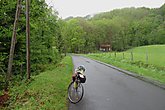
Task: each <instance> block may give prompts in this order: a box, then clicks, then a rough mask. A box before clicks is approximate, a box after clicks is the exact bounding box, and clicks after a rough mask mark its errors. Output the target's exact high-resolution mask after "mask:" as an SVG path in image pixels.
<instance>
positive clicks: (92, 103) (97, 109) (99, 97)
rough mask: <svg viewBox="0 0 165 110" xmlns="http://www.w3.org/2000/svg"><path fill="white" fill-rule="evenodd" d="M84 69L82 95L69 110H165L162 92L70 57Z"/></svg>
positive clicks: (87, 61) (152, 86)
mask: <svg viewBox="0 0 165 110" xmlns="http://www.w3.org/2000/svg"><path fill="white" fill-rule="evenodd" d="M73 63H74V66H75V67H77V66H79V65H84V66H85V67H86V72H85V74H86V77H87V81H86V83H85V84H83V86H84V88H85V94H84V97H83V99H82V100H81V101H80V102H79V103H77V104H71V103H70V104H69V110H165V90H164V89H161V88H159V87H157V86H154V85H152V84H150V83H146V82H144V81H142V80H139V79H137V78H134V77H131V76H128V75H126V74H124V73H122V72H119V71H117V70H114V69H112V68H110V67H107V66H105V65H102V64H100V63H97V62H95V61H93V60H90V59H87V58H84V57H81V56H73Z"/></svg>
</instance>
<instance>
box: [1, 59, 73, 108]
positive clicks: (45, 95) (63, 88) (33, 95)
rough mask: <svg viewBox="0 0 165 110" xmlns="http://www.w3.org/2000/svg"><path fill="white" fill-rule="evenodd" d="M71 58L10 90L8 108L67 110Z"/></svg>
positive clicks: (71, 66)
mask: <svg viewBox="0 0 165 110" xmlns="http://www.w3.org/2000/svg"><path fill="white" fill-rule="evenodd" d="M72 68H73V65H72V60H71V57H65V58H64V59H63V61H62V62H61V63H59V64H58V65H56V66H55V67H54V68H53V69H51V70H48V71H45V72H43V73H40V74H39V75H37V76H34V77H32V79H31V81H28V82H27V81H26V82H22V84H21V85H18V86H15V87H13V88H12V89H11V90H10V95H11V98H10V100H9V102H8V103H9V106H8V107H6V108H4V109H9V110H10V109H14V110H67V109H68V107H67V104H68V102H67V87H68V85H69V83H70V81H71V72H72Z"/></svg>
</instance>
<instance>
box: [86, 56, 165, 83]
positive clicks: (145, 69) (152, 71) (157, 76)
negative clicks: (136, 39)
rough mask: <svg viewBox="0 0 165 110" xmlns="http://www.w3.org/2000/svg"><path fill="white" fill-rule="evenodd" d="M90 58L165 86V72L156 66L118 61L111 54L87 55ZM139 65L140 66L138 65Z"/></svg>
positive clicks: (123, 60)
mask: <svg viewBox="0 0 165 110" xmlns="http://www.w3.org/2000/svg"><path fill="white" fill-rule="evenodd" d="M85 56H87V57H89V58H92V59H95V60H98V61H102V62H105V63H108V64H111V65H114V66H116V67H119V68H122V69H124V70H128V71H130V72H133V73H136V74H139V75H141V76H144V77H146V78H149V79H152V80H156V81H158V82H160V83H163V84H165V71H164V70H160V69H157V68H155V67H154V66H152V65H151V66H150V65H148V66H146V65H143V63H139V62H131V61H127V60H125V59H116V58H114V57H112V56H111V55H110V53H103V54H88V55H85ZM137 63H138V64H137Z"/></svg>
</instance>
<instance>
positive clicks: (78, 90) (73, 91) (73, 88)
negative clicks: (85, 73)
mask: <svg viewBox="0 0 165 110" xmlns="http://www.w3.org/2000/svg"><path fill="white" fill-rule="evenodd" d="M80 76H81V74H77V75H76V77H75V81H74V82H73V81H72V82H71V83H70V84H69V86H68V99H69V101H70V102H71V103H73V104H76V103H78V102H80V101H81V99H82V98H83V95H84V87H83V85H82V84H81V79H80V78H81V77H80Z"/></svg>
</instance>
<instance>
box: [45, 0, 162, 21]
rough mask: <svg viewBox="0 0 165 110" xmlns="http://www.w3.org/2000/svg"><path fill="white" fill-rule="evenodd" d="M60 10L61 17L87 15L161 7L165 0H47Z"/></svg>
mask: <svg viewBox="0 0 165 110" xmlns="http://www.w3.org/2000/svg"><path fill="white" fill-rule="evenodd" d="M45 1H46V3H47V4H48V5H49V6H52V7H53V9H55V10H56V11H58V13H59V17H61V18H63V19H65V18H67V17H70V16H73V17H78V16H80V17H85V16H86V15H93V14H96V13H100V12H107V11H111V10H113V9H121V8H126V7H148V8H159V7H160V6H162V5H163V4H164V3H165V0H45Z"/></svg>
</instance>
